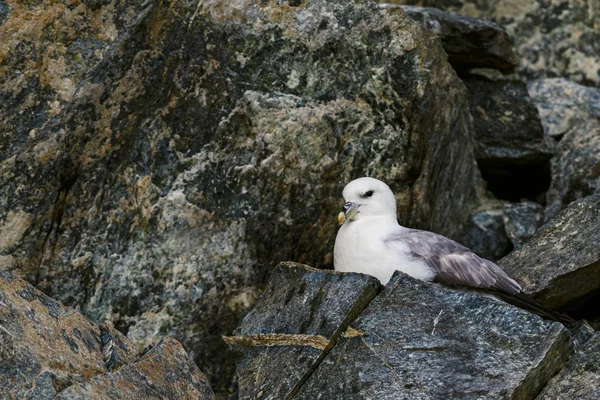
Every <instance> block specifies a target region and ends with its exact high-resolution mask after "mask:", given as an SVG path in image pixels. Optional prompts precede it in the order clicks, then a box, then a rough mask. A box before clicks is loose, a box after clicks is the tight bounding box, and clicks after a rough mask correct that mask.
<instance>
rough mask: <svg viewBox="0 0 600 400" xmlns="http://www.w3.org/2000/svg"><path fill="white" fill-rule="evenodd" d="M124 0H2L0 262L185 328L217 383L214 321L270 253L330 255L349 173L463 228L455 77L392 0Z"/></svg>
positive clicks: (54, 289) (226, 371) (127, 315)
mask: <svg viewBox="0 0 600 400" xmlns="http://www.w3.org/2000/svg"><path fill="white" fill-rule="evenodd" d="M126 3H127V2H104V1H93V2H83V3H81V4H77V5H72V4H71V2H70V1H66V0H58V1H55V2H51V3H48V2H35V3H33V4H28V5H23V6H21V5H16V3H11V5H10V6H9V11H8V14H7V15H6V19H5V20H4V23H3V24H2V25H0V37H1V38H3V43H5V45H4V46H3V47H2V49H1V51H5V53H2V54H4V56H3V58H2V59H3V60H4V61H3V62H4V63H5V64H3V68H2V74H3V75H2V76H4V77H10V79H8V78H6V79H7V80H5V81H3V83H2V85H3V86H2V88H1V90H0V96H2V100H3V101H2V102H0V121H2V122H1V123H0V129H1V131H2V134H1V135H0V138H1V139H0V140H2V143H1V146H2V151H1V152H0V157H1V158H0V265H3V266H5V267H8V268H10V269H12V270H13V271H15V273H17V274H18V275H19V276H22V277H25V278H27V279H28V280H29V281H31V282H32V284H34V285H35V286H36V287H38V288H40V289H42V290H43V291H44V292H45V293H46V294H48V295H50V296H52V297H54V298H56V299H57V300H60V301H62V302H64V303H65V304H67V305H71V306H74V307H79V308H80V309H81V311H82V312H83V313H84V314H85V315H86V316H88V317H90V318H91V319H92V320H94V321H96V322H100V321H102V320H103V319H105V318H110V319H112V320H113V321H114V324H115V327H116V328H118V329H119V330H121V331H122V332H123V333H125V334H126V335H127V337H128V338H130V339H131V340H132V341H133V342H134V343H135V345H136V346H137V347H139V348H149V347H151V346H153V345H155V344H156V342H158V340H159V339H160V337H162V336H164V335H171V336H173V337H175V338H177V339H179V340H181V341H182V344H183V345H184V346H185V348H186V349H188V350H189V351H190V352H191V353H192V354H194V357H195V360H196V361H197V362H198V364H199V365H202V368H203V370H205V371H206V372H207V374H208V375H209V376H210V377H211V379H212V381H213V383H214V385H215V387H216V388H217V389H222V390H228V389H229V388H230V387H231V385H232V381H231V377H232V376H233V372H234V363H233V360H232V358H231V354H230V353H229V352H227V348H226V345H225V344H224V343H223V341H222V340H221V335H223V334H231V332H232V331H233V329H234V328H235V327H236V326H237V324H238V322H239V320H240V319H241V317H242V316H243V315H244V314H245V313H246V312H247V311H248V310H249V309H250V308H251V307H252V305H253V304H254V302H255V300H256V297H257V295H258V293H259V292H260V290H262V288H263V287H264V285H265V283H266V275H267V273H268V271H270V270H271V269H272V268H273V267H274V266H275V265H276V263H277V262H278V261H279V260H282V259H293V260H297V261H301V262H307V263H310V264H312V265H316V266H330V265H331V264H332V248H333V242H334V238H335V234H336V228H337V227H336V223H335V216H336V215H337V213H338V211H339V208H340V207H341V203H342V200H341V190H342V188H343V186H344V185H345V183H347V182H348V181H350V180H351V179H353V178H356V177H358V176H363V175H371V176H374V177H378V178H382V179H384V180H385V181H386V182H388V183H389V184H390V185H391V187H392V189H393V190H394V191H395V193H396V194H397V199H398V205H399V215H400V219H401V221H402V222H403V223H404V224H406V225H409V226H412V227H419V228H425V229H431V230H435V231H436V232H440V233H443V234H446V235H449V236H452V237H456V235H457V234H458V233H459V232H460V230H461V229H462V225H463V222H464V219H465V216H466V215H468V214H469V213H470V212H471V210H472V208H474V207H475V206H476V204H477V195H476V188H477V187H478V185H479V178H478V175H477V174H478V172H477V170H476V167H475V165H474V157H473V149H472V143H471V137H472V130H471V126H470V117H469V110H468V105H467V101H466V95H465V90H464V86H463V85H462V83H461V82H460V80H459V79H458V78H457V77H456V74H455V72H454V71H453V70H452V68H451V67H450V65H449V64H448V63H447V62H446V57H445V53H444V50H443V48H442V46H441V45H440V44H439V41H438V40H437V39H436V38H435V37H434V36H433V35H431V34H428V33H427V32H425V31H424V30H423V29H422V28H421V27H420V26H418V25H417V24H416V23H414V22H413V21H412V20H410V19H409V18H408V17H407V16H406V15H405V13H404V12H403V11H402V10H397V11H395V12H387V11H383V10H381V9H380V8H379V7H378V6H377V5H376V4H374V3H371V2H348V1H345V0H314V1H310V2H308V3H303V4H302V5H301V6H298V7H296V6H294V5H290V3H289V2H253V1H235V2H231V1H223V0H218V1H212V0H211V1H208V0H197V1H194V2H191V3H190V2H186V1H172V2H166V3H165V2H135V3H132V4H131V5H128V4H129V3H127V4H126ZM294 4H296V5H297V3H294ZM8 54H10V57H9V56H8ZM80 59H83V61H81V60H80Z"/></svg>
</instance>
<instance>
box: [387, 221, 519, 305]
mask: <svg viewBox="0 0 600 400" xmlns="http://www.w3.org/2000/svg"><path fill="white" fill-rule="evenodd" d="M395 242H400V243H403V244H404V245H405V246H408V248H409V249H410V252H411V253H412V255H413V257H416V258H420V259H422V260H423V261H425V262H426V263H427V265H428V266H429V267H430V268H431V269H432V270H433V271H434V274H435V277H434V280H435V281H436V282H439V283H442V284H444V285H458V286H466V287H471V288H475V289H488V290H498V291H502V292H506V293H510V294H516V293H519V292H520V291H521V286H519V284H518V283H517V282H516V281H514V280H513V279H511V278H510V277H509V276H508V275H506V273H504V271H502V269H500V267H498V266H497V265H496V264H494V263H493V262H491V261H489V260H486V259H484V258H481V257H479V256H478V255H477V254H475V253H473V252H472V251H471V250H469V249H468V248H466V247H465V246H463V245H461V244H460V243H458V242H455V241H454V240H452V239H448V238H447V237H444V236H442V235H438V234H436V233H433V232H427V231H421V230H418V229H403V230H401V231H399V232H397V233H395V234H393V235H392V236H390V237H389V238H388V239H387V240H386V245H388V246H394V245H395V244H394V243H395Z"/></svg>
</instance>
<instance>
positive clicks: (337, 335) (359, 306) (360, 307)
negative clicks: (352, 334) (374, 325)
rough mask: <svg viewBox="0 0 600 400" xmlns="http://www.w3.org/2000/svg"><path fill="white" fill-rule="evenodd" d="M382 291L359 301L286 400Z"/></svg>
mask: <svg viewBox="0 0 600 400" xmlns="http://www.w3.org/2000/svg"><path fill="white" fill-rule="evenodd" d="M380 291H381V286H380V287H379V288H378V289H377V290H374V291H368V292H366V293H365V294H364V295H363V297H362V298H361V299H359V300H358V301H357V302H356V303H355V304H354V305H353V306H352V309H351V310H350V311H349V312H348V314H346V317H345V318H344V320H343V321H342V322H341V323H340V325H339V326H338V328H337V329H336V330H335V332H334V333H333V335H332V336H331V339H330V340H329V344H328V345H327V347H325V349H324V350H323V351H322V352H321V354H320V355H319V357H318V358H317V359H316V360H315V361H314V362H313V363H312V365H311V366H310V367H309V368H308V369H307V370H306V372H305V373H304V374H303V375H302V377H301V378H300V379H299V380H298V382H297V383H296V384H295V385H294V387H292V389H291V390H290V392H289V393H288V394H287V396H286V397H285V399H286V400H292V399H293V398H294V397H295V396H296V395H297V394H298V392H299V391H300V389H301V388H302V386H303V385H304V384H305V383H306V381H308V379H309V378H310V377H311V376H312V374H313V373H314V372H315V371H316V370H317V368H318V367H319V365H321V363H322V362H323V360H324V359H325V357H327V355H328V354H329V352H330V351H331V350H333V348H334V347H335V346H336V345H337V343H338V341H339V339H340V337H341V335H342V334H343V333H344V332H345V331H346V329H348V327H349V326H350V324H351V323H352V322H354V321H355V320H356V318H358V317H359V316H360V314H362V312H363V311H364V309H365V308H367V306H368V305H369V304H370V303H371V302H372V301H373V299H375V298H376V297H377V295H378V294H379V292H380Z"/></svg>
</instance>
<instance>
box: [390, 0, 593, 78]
mask: <svg viewBox="0 0 600 400" xmlns="http://www.w3.org/2000/svg"><path fill="white" fill-rule="evenodd" d="M383 2H392V3H397V4H411V5H420V6H426V7H435V8H440V9H443V10H447V11H453V12H456V13H459V14H463V15H469V16H471V17H475V18H484V19H489V20H492V21H494V22H495V23H497V24H498V25H500V26H501V27H503V28H504V29H506V31H507V32H508V34H509V36H510V37H511V38H512V39H513V41H514V48H515V53H516V55H517V59H518V60H519V65H518V66H517V75H518V76H519V77H521V78H525V79H534V78H535V79H537V78H551V77H557V76H561V77H565V78H569V79H571V80H573V81H576V82H579V83H582V84H586V85H591V86H598V85H599V84H600V30H599V29H598V22H597V21H598V18H597V17H598V7H597V3H596V0H555V1H547V0H525V1H518V2H511V1H505V2H498V1H491V0H490V1H482V0H453V1H446V0H392V1H385V0H384V1H383Z"/></svg>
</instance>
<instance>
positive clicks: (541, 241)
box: [498, 194, 600, 318]
mask: <svg viewBox="0 0 600 400" xmlns="http://www.w3.org/2000/svg"><path fill="white" fill-rule="evenodd" d="M599 237H600V194H596V195H593V196H589V197H586V198H584V199H581V200H578V201H576V202H574V203H572V204H571V205H569V207H568V208H567V209H565V210H564V211H562V212H561V213H560V214H559V215H558V216H556V217H555V218H554V219H552V220H551V221H550V222H548V223H547V224H546V225H544V226H543V227H541V228H540V229H539V230H538V231H537V232H536V233H535V234H534V235H533V236H532V237H531V238H529V240H528V241H526V242H525V243H523V244H522V245H521V246H520V247H519V248H517V249H516V250H515V251H513V252H512V253H510V254H509V255H508V256H506V257H504V258H503V259H502V260H500V261H499V263H498V264H499V265H500V266H501V267H502V268H503V269H504V270H505V271H506V273H508V274H509V275H510V276H511V277H513V278H514V279H516V280H517V281H518V282H519V283H520V284H521V285H522V286H523V290H524V291H525V292H526V293H528V294H530V295H533V296H534V297H536V298H537V300H539V301H540V302H541V303H543V304H545V305H547V306H549V307H553V308H559V309H562V310H563V311H566V312H568V313H569V314H570V315H571V316H573V317H579V318H583V317H586V318H597V317H599V316H600V315H599V313H598V304H597V301H598V298H597V297H598V291H599V290H600V247H599V246H598V245H597V244H598V238H599Z"/></svg>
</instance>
